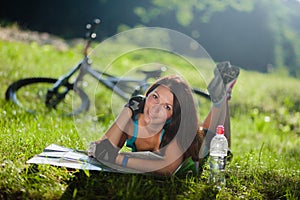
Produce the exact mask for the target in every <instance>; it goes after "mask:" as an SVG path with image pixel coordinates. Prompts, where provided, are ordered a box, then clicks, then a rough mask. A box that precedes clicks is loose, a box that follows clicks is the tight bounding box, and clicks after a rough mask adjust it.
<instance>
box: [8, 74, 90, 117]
mask: <svg viewBox="0 0 300 200" xmlns="http://www.w3.org/2000/svg"><path fill="white" fill-rule="evenodd" d="M57 80H58V79H55V78H46V77H34V78H25V79H20V80H18V81H15V82H13V83H12V84H11V85H10V86H9V87H8V88H7V90H6V93H5V98H6V100H11V101H12V102H13V103H14V104H16V105H18V106H19V107H21V108H23V109H25V110H26V111H27V112H29V113H34V114H46V113H49V112H52V111H54V112H56V113H59V114H61V115H65V116H71V115H76V114H79V113H81V112H84V111H86V110H88V109H89V105H90V100H89V98H88V96H87V94H86V93H85V92H84V91H83V90H82V89H80V88H76V90H74V89H73V88H71V90H70V91H69V92H68V94H67V95H66V97H65V98H64V100H63V101H62V102H60V103H59V105H57V106H56V107H55V108H49V107H47V106H46V104H45V99H46V94H47V91H48V89H49V88H52V87H53V84H54V83H55V82H56V81H57Z"/></svg>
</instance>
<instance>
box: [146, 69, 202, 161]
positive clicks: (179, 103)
mask: <svg viewBox="0 0 300 200" xmlns="http://www.w3.org/2000/svg"><path fill="white" fill-rule="evenodd" d="M160 85H164V86H166V87H168V88H169V89H170V91H171V92H172V93H173V114H172V117H171V122H170V123H166V124H165V126H164V129H165V134H164V136H163V138H162V141H161V144H160V149H161V150H162V151H163V147H165V146H166V145H168V144H169V143H170V142H171V141H172V140H173V139H174V137H175V136H176V137H177V142H178V144H179V146H180V147H181V149H182V151H183V154H184V155H183V157H184V158H187V157H190V156H191V157H192V159H193V160H194V161H197V160H199V151H200V148H201V144H202V142H203V135H202V132H200V131H199V120H198V115H197V110H196V107H195V103H194V98H193V95H192V91H191V88H190V87H189V86H188V84H187V83H186V82H185V81H184V80H183V79H182V78H181V77H180V76H177V75H172V76H165V77H163V78H161V79H159V80H157V81H156V82H155V83H154V84H152V85H151V86H150V87H149V89H148V90H147V91H146V96H148V95H149V93H151V92H152V91H153V90H154V89H155V88H157V87H158V86H160Z"/></svg>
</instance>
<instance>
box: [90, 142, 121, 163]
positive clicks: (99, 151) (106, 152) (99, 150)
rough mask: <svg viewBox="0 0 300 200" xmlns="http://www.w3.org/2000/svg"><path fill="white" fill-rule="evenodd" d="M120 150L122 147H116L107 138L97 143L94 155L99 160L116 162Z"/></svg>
mask: <svg viewBox="0 0 300 200" xmlns="http://www.w3.org/2000/svg"><path fill="white" fill-rule="evenodd" d="M119 150H120V149H119V148H115V147H114V146H113V145H112V143H111V142H110V141H109V140H108V139H105V140H103V141H102V142H101V143H99V144H96V147H95V153H94V157H95V158H96V159H97V160H98V161H106V162H109V163H114V162H115V160H116V157H117V155H118V152H119Z"/></svg>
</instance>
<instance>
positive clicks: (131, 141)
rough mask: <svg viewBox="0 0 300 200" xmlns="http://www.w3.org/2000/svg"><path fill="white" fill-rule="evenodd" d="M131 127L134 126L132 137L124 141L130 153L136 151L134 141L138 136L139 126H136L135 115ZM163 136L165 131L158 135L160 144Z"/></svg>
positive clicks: (136, 118)
mask: <svg viewBox="0 0 300 200" xmlns="http://www.w3.org/2000/svg"><path fill="white" fill-rule="evenodd" d="M133 125H134V127H133V135H132V137H131V138H130V139H127V140H126V146H127V147H130V148H131V149H132V152H136V151H137V149H136V146H135V141H136V138H137V135H138V127H139V126H138V125H139V124H138V115H136V116H135V117H134V119H133ZM164 134H165V129H162V132H161V135H160V142H161V140H162V138H163V136H164Z"/></svg>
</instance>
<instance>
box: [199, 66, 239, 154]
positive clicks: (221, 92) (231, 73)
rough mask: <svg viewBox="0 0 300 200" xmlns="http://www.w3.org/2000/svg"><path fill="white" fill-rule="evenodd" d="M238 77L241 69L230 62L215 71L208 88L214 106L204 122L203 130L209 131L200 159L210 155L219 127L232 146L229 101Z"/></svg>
mask: <svg viewBox="0 0 300 200" xmlns="http://www.w3.org/2000/svg"><path fill="white" fill-rule="evenodd" d="M238 75H239V69H238V68H237V67H233V66H231V65H230V63H229V62H224V63H220V64H218V66H217V67H216V69H215V77H214V79H213V80H212V81H211V82H210V84H209V86H208V90H209V92H210V94H211V96H212V102H213V106H212V108H211V110H210V112H209V114H208V116H207V117H206V119H205V120H204V122H203V128H204V129H206V130H207V133H206V136H205V139H204V143H203V145H202V148H201V151H200V158H203V157H206V156H207V155H208V153H209V148H210V142H211V140H212V138H213V137H214V136H215V132H216V128H217V126H218V125H223V126H224V129H225V137H226V138H227V140H228V145H229V147H230V146H231V132H230V131H231V130H230V113H229V105H228V101H229V99H230V97H231V90H232V88H233V86H234V84H235V82H236V79H237V77H238Z"/></svg>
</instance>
